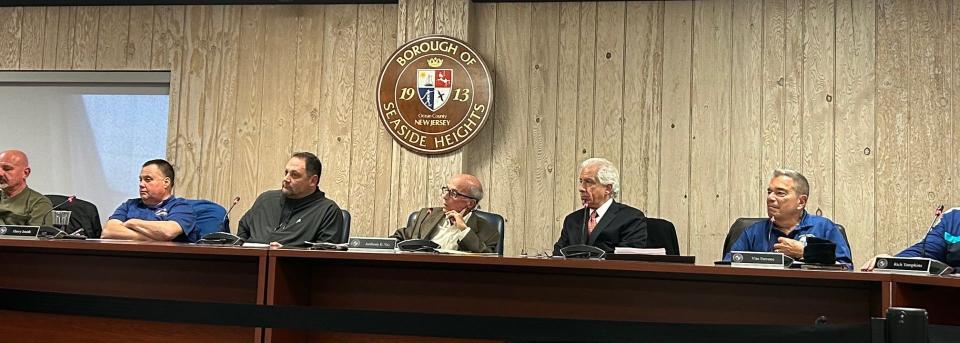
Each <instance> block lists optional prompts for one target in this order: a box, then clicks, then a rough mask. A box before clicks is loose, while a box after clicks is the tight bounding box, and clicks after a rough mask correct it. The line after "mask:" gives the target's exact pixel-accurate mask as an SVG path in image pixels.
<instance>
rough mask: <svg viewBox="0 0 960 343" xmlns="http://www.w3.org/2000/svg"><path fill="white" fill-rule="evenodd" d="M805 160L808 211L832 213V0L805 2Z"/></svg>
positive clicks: (824, 213)
mask: <svg viewBox="0 0 960 343" xmlns="http://www.w3.org/2000/svg"><path fill="white" fill-rule="evenodd" d="M803 23H804V24H803V27H804V34H803V43H804V44H803V99H804V100H803V119H802V122H803V134H802V137H803V145H802V146H803V161H802V166H803V167H802V172H803V174H804V176H806V177H807V180H808V181H809V182H810V198H809V200H808V201H807V206H806V210H807V211H808V212H810V213H819V211H821V210H822V211H823V212H822V213H823V215H825V216H828V217H832V216H833V162H834V144H833V140H834V131H833V130H834V128H833V126H834V125H833V121H834V117H833V97H834V94H835V91H834V86H833V84H834V79H835V75H834V71H833V65H834V61H835V60H836V58H835V56H834V44H835V39H834V6H833V1H832V0H809V1H804V8H803Z"/></svg>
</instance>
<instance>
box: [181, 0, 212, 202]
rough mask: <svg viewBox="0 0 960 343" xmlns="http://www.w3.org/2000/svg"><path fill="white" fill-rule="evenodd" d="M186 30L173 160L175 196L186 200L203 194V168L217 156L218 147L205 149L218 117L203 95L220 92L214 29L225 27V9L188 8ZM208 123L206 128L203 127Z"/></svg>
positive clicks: (209, 7) (207, 97)
mask: <svg viewBox="0 0 960 343" xmlns="http://www.w3.org/2000/svg"><path fill="white" fill-rule="evenodd" d="M185 18H186V20H185V22H186V29H185V30H184V35H185V38H186V44H185V45H184V51H185V54H184V58H183V64H182V66H181V67H182V68H183V69H181V73H180V77H181V78H182V79H181V83H180V91H181V94H183V95H185V96H181V97H180V105H179V108H180V111H181V113H180V116H179V120H178V125H177V136H176V137H177V138H176V143H175V147H176V148H175V149H176V151H177V155H176V158H175V159H174V160H173V161H171V162H172V163H173V165H174V167H175V168H176V169H177V172H178V173H177V174H178V177H177V186H176V193H177V194H178V195H179V196H184V197H196V196H198V195H199V193H200V184H201V182H202V180H201V170H202V169H201V168H202V167H203V157H204V155H205V154H215V151H216V148H215V147H213V146H208V147H207V148H209V150H208V151H205V150H204V146H203V143H204V139H205V136H209V135H210V134H211V132H210V131H208V130H205V126H209V123H205V121H209V119H210V118H214V117H215V116H216V109H215V108H211V106H212V105H213V104H215V103H214V102H213V99H214V98H215V97H212V96H204V95H205V94H208V93H209V92H212V90H218V89H219V88H218V87H217V84H218V76H219V67H220V65H219V61H220V59H221V56H220V54H219V53H218V51H215V50H211V47H213V46H214V45H213V44H211V42H210V41H211V39H212V36H213V31H214V30H219V28H220V27H222V26H223V7H222V6H191V7H187V12H186V17H185ZM204 124H207V125H204Z"/></svg>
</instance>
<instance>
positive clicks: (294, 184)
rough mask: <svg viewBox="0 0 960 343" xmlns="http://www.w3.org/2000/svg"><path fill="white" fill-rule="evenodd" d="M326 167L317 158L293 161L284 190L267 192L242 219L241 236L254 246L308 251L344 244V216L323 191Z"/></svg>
mask: <svg viewBox="0 0 960 343" xmlns="http://www.w3.org/2000/svg"><path fill="white" fill-rule="evenodd" d="M322 169H323V165H321V164H320V159H318V158H317V156H316V155H314V154H312V153H309V152H298V153H295V154H293V156H291V157H290V160H289V161H287V165H286V167H285V170H284V177H283V181H282V182H281V185H280V190H270V191H266V192H263V193H262V194H260V196H258V197H257V200H256V201H255V202H254V203H253V206H252V207H251V208H250V210H249V211H247V213H244V214H243V217H242V218H240V227H239V228H238V229H237V236H239V237H240V238H243V239H244V240H245V241H247V242H251V243H270V245H273V246H276V247H280V246H285V245H287V246H295V247H306V246H308V244H307V243H306V242H307V241H309V242H315V243H319V242H330V243H346V242H341V235H342V232H343V213H342V212H341V211H340V207H339V206H337V203H335V202H334V201H333V200H330V199H327V197H326V196H325V195H324V193H323V192H322V191H320V188H318V187H317V186H318V185H319V184H320V173H321V172H322Z"/></svg>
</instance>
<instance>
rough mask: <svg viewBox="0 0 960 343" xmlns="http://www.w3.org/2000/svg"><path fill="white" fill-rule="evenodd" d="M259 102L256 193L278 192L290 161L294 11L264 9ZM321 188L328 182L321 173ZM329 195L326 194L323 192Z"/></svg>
mask: <svg viewBox="0 0 960 343" xmlns="http://www.w3.org/2000/svg"><path fill="white" fill-rule="evenodd" d="M264 21H265V22H266V23H265V26H264V29H265V31H264V35H265V37H264V52H263V54H264V57H263V58H264V60H265V62H264V63H263V81H262V82H263V89H262V92H263V95H262V96H263V98H262V100H261V101H260V102H261V103H262V108H261V118H260V146H259V150H258V154H257V157H256V158H257V159H258V160H259V163H260V167H259V172H260V173H259V177H258V178H257V190H258V191H260V192H263V191H264V190H268V189H279V188H280V183H281V181H282V180H283V171H284V167H285V166H286V164H287V161H288V160H289V159H290V154H291V153H292V151H291V150H292V148H291V147H290V142H292V140H293V118H294V115H293V112H294V105H293V102H294V94H295V92H294V85H293V82H292V81H294V80H296V72H297V70H296V65H297V61H296V59H297V41H296V40H294V39H290V37H296V36H297V30H299V24H298V16H297V9H296V7H292V6H267V7H266V8H264ZM324 174H326V175H325V176H327V178H326V179H324V178H322V177H321V185H325V184H326V182H329V180H330V178H329V175H330V173H324ZM327 191H329V190H327Z"/></svg>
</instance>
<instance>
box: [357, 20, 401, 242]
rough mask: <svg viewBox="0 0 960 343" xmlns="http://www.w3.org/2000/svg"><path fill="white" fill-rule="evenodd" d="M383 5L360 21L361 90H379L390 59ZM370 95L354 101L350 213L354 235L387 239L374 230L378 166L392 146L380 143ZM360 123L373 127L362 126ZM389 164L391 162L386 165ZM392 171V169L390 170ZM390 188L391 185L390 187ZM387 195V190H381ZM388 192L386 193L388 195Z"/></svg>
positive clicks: (359, 84) (376, 117)
mask: <svg viewBox="0 0 960 343" xmlns="http://www.w3.org/2000/svg"><path fill="white" fill-rule="evenodd" d="M383 15H384V13H383V5H372V6H361V7H360V11H359V16H358V17H359V19H358V20H357V43H356V44H357V58H356V60H357V63H356V72H354V79H355V80H354V84H355V85H356V86H355V87H356V89H357V90H369V89H376V88H377V80H378V79H379V75H380V67H381V66H382V64H383V60H384V59H385V58H386V57H383V56H382V53H383V52H382V51H381V49H380V45H381V43H382V42H383ZM366 94H370V92H363V91H360V92H357V94H356V95H355V96H354V97H353V105H352V106H353V121H354V123H357V124H355V125H352V129H353V130H352V133H351V136H352V137H353V138H352V139H353V144H352V145H351V152H350V156H349V157H350V170H353V171H354V172H352V173H351V174H352V177H351V179H350V184H349V186H350V199H349V204H350V212H351V214H352V215H353V216H354V218H355V219H353V220H352V223H351V226H352V227H351V234H354V235H362V236H384V235H388V234H391V233H392V232H386V231H389V230H384V228H379V227H374V219H375V217H376V205H377V197H380V196H382V195H383V194H385V193H383V192H377V176H378V175H382V173H380V169H381V168H384V165H383V164H380V163H378V162H380V161H379V159H380V155H379V154H378V153H377V152H378V151H379V150H380V149H381V148H384V149H386V148H388V147H389V146H390V145H389V143H388V144H381V143H380V141H379V138H380V136H379V134H380V131H379V130H380V127H381V126H380V125H373V124H374V123H378V121H379V119H378V116H379V112H377V104H376V103H375V102H373V101H370V99H369V98H368V97H367V96H364V95H366ZM359 123H369V124H367V125H360V124H359ZM384 162H385V163H389V162H390V161H389V160H386V161H384ZM387 168H388V169H389V166H387ZM387 187H389V185H388V186H387ZM381 191H383V189H381ZM384 192H385V191H384Z"/></svg>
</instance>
